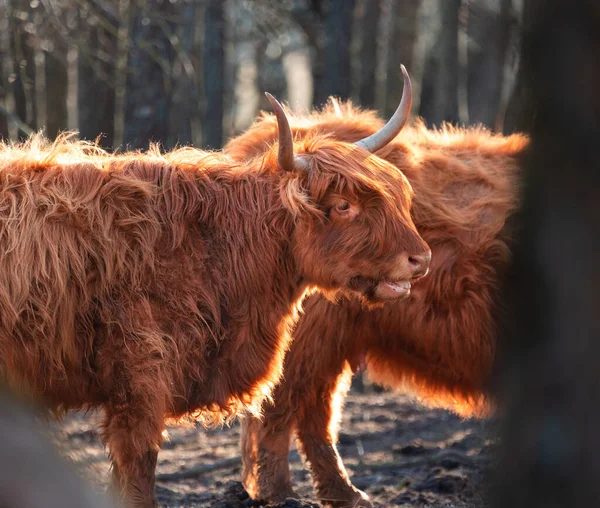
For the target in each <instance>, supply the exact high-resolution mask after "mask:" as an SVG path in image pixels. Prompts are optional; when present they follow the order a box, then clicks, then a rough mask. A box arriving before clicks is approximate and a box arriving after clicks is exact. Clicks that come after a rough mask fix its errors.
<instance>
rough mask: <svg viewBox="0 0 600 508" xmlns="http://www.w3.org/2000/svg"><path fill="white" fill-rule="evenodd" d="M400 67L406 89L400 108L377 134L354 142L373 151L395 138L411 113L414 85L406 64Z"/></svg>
mask: <svg viewBox="0 0 600 508" xmlns="http://www.w3.org/2000/svg"><path fill="white" fill-rule="evenodd" d="M400 69H402V74H403V76H404V89H403V90H402V100H401V101H400V105H399V106H398V109H396V112H395V113H394V114H393V115H392V118H390V119H389V121H388V123H386V124H385V125H384V126H383V127H382V128H381V129H379V130H378V131H377V132H376V133H375V134H371V135H370V136H369V137H367V138H364V139H361V140H360V141H357V142H356V143H354V144H355V145H357V146H360V147H361V148H364V149H365V150H367V151H369V152H371V153H374V152H376V151H377V150H379V149H380V148H383V147H384V146H385V145H387V144H388V143H389V142H390V141H391V140H392V139H394V138H395V137H396V136H397V135H398V134H399V133H400V131H401V130H402V127H404V125H405V124H406V122H407V120H408V116H409V115H410V108H411V106H412V86H411V83H410V77H409V76H408V72H406V68H405V67H404V65H401V66H400Z"/></svg>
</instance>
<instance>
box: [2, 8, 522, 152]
mask: <svg viewBox="0 0 600 508" xmlns="http://www.w3.org/2000/svg"><path fill="white" fill-rule="evenodd" d="M522 3H523V0H254V1H252V0H0V63H1V68H0V71H1V79H2V82H1V87H0V136H1V137H4V138H10V139H17V138H19V137H25V136H27V135H28V134H29V133H30V132H31V131H32V130H38V129H44V130H45V132H46V134H47V135H48V136H49V137H51V138H52V137H54V136H56V134H57V133H58V132H59V131H61V130H66V129H76V130H78V131H79V132H80V135H81V137H82V138H85V139H95V138H96V137H98V136H99V135H102V137H101V139H100V143H101V144H102V145H103V146H105V147H109V148H111V147H114V148H119V147H128V148H133V149H135V148H145V147H147V146H148V143H149V141H158V142H160V143H161V144H162V145H163V146H165V147H167V148H170V147H172V146H174V145H176V144H186V145H187V144H192V145H195V146H198V147H208V148H219V147H221V146H222V144H223V143H224V141H226V140H227V139H228V138H229V137H230V136H232V135H234V134H237V133H239V132H241V131H243V130H244V129H245V128H246V127H248V126H249V125H250V123H251V122H252V120H253V119H254V117H255V116H256V114H257V112H258V111H259V110H261V109H267V110H270V108H269V106H268V103H267V102H266V99H265V98H264V94H263V92H264V91H269V92H271V93H272V94H274V95H275V96H276V97H278V98H279V99H280V100H284V101H287V102H288V103H289V104H290V106H291V107H292V108H293V109H294V110H295V111H306V110H310V108H312V107H313V106H319V105H322V104H324V103H325V102H326V100H327V97H328V96H329V95H335V96H337V97H341V98H351V99H352V100H353V101H355V102H356V103H358V104H360V105H361V106H363V107H368V108H377V109H378V110H379V112H380V114H381V115H383V116H385V117H388V116H390V115H391V113H392V112H393V111H394V109H395V108H396V106H397V104H398V101H399V99H400V96H401V94H402V78H401V73H400V64H401V63H403V64H404V65H405V66H406V67H407V69H408V71H409V73H410V75H411V77H412V80H413V86H414V90H415V101H414V103H413V114H418V115H420V116H422V117H423V118H424V119H425V120H426V121H427V123H428V124H429V125H439V124H440V123H441V122H442V121H451V122H455V123H461V124H476V123H482V124H484V125H486V126H488V127H490V128H492V129H494V130H497V131H500V132H502V131H504V132H511V131H513V130H515V128H516V126H517V125H519V124H518V120H517V119H516V118H515V116H516V113H513V110H514V111H518V107H513V106H512V103H513V102H516V97H517V96H518V94H514V93H513V90H514V89H515V82H516V81H517V69H518V54H519V51H518V50H519V40H520V26H521V21H522V12H523V5H522ZM517 88H518V87H517ZM513 97H514V98H515V99H514V100H513Z"/></svg>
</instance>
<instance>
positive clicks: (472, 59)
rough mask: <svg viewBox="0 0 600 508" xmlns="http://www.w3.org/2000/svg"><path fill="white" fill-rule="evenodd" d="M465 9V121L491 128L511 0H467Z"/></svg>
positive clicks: (498, 95)
mask: <svg viewBox="0 0 600 508" xmlns="http://www.w3.org/2000/svg"><path fill="white" fill-rule="evenodd" d="M467 8H468V23H467V32H468V36H469V43H468V58H467V60H468V65H467V68H468V75H467V99H468V108H469V122H470V123H472V124H476V123H481V124H483V125H486V126H487V127H489V128H495V127H496V125H497V123H498V112H499V108H500V99H501V93H502V85H503V83H504V79H503V78H504V63H505V60H506V54H507V46H508V40H509V35H510V28H511V19H510V8H511V0H500V1H498V0H479V1H477V2H469V3H468V7H467Z"/></svg>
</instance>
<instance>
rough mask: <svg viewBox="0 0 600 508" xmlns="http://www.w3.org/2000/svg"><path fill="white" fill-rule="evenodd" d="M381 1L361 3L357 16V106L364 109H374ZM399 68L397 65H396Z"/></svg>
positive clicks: (372, 0)
mask: <svg viewBox="0 0 600 508" xmlns="http://www.w3.org/2000/svg"><path fill="white" fill-rule="evenodd" d="M380 13H381V0H371V1H365V2H362V3H361V12H359V13H358V16H357V25H358V28H359V29H360V32H361V35H360V39H361V48H360V56H359V59H360V62H359V67H360V73H359V90H358V100H359V104H360V105H361V106H363V107H365V108H374V107H375V90H376V89H377V76H376V71H377V36H376V34H377V33H378V26H379V15H380ZM398 67H399V65H398Z"/></svg>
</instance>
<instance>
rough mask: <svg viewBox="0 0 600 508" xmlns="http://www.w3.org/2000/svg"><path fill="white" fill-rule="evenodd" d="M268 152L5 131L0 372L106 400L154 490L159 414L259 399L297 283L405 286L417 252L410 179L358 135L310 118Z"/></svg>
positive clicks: (47, 388) (373, 293)
mask: <svg viewBox="0 0 600 508" xmlns="http://www.w3.org/2000/svg"><path fill="white" fill-rule="evenodd" d="M272 103H273V106H274V108H275V111H276V114H277V119H278V136H277V137H278V140H279V142H278V143H276V144H275V146H274V147H273V148H271V149H269V150H267V153H266V154H265V156H264V157H261V158H260V159H254V160H252V161H249V162H248V161H241V162H235V161H234V160H233V159H231V158H230V157H228V156H225V155H223V154H217V153H208V152H203V151H199V150H195V149H192V148H182V149H179V150H175V151H173V152H171V153H166V154H160V153H159V152H158V150H156V149H154V150H150V152H149V153H147V154H142V153H128V154H123V155H116V154H108V153H105V152H103V151H101V150H100V149H99V148H97V147H96V146H94V145H91V144H86V143H83V142H77V141H71V140H69V139H68V138H67V137H62V138H60V139H59V140H57V141H56V142H54V143H52V144H49V143H47V142H45V141H44V140H43V139H41V138H40V137H34V138H33V139H32V140H30V141H29V142H27V143H25V144H22V145H12V146H11V145H5V144H3V145H0V253H1V259H2V263H1V264H0V378H1V379H0V380H5V381H7V382H8V384H9V385H10V386H11V387H12V388H14V389H16V390H18V391H20V392H28V393H29V394H31V395H35V396H39V397H41V398H43V399H44V400H45V402H46V403H47V404H48V405H49V407H50V408H52V409H53V410H54V411H55V412H57V413H63V412H64V411H67V410H70V409H75V408H87V409H93V408H102V409H103V410H104V412H105V421H104V426H103V436H104V439H105V441H106V443H107V444H108V447H109V449H110V454H111V458H112V466H113V481H114V484H115V486H116V487H117V489H118V492H119V493H120V494H121V495H123V496H124V497H125V498H127V500H128V501H129V503H130V504H131V505H133V506H138V507H149V506H156V501H155V498H154V470H155V465H156V460H157V454H158V450H159V448H160V445H161V441H162V437H161V436H162V433H163V429H164V425H165V419H166V418H171V419H175V420H181V419H185V418H191V417H195V418H197V419H200V420H201V421H204V422H207V423H218V422H221V421H223V420H225V419H227V418H228V417H231V416H233V415H235V414H237V413H238V412H240V411H241V410H244V409H249V410H251V411H252V410H258V409H259V408H260V406H261V403H262V400H263V398H264V397H265V396H267V395H268V394H269V392H270V390H271V388H272V386H273V385H274V384H275V383H276V382H277V381H278V379H279V377H280V374H281V370H282V362H283V357H284V353H285V351H286V349H287V348H288V343H289V339H290V335H289V330H290V327H291V326H292V325H293V324H294V322H295V319H296V316H297V307H298V305H299V303H300V302H301V300H302V298H303V296H304V295H305V294H306V292H307V291H310V290H312V289H316V290H323V291H332V292H333V291H336V290H342V291H353V292H359V293H361V294H362V296H363V298H365V300H367V301H369V302H376V301H380V300H382V299H386V298H397V297H404V296H406V294H407V293H408V289H407V287H408V285H409V284H410V282H409V281H410V280H411V279H413V278H415V277H420V276H422V275H423V274H424V273H425V272H426V271H427V268H428V264H429V258H430V252H429V249H428V246H427V245H426V244H425V242H424V241H423V240H422V239H421V237H420V236H419V235H418V233H417V232H416V230H415V227H414V224H413V222H412V219H411V217H410V208H411V201H412V190H411V188H410V185H409V184H408V182H407V181H406V179H405V178H404V177H403V176H402V175H401V174H400V173H399V172H398V171H397V170H396V168H395V167H393V166H392V165H391V164H389V163H387V162H385V161H383V160H381V159H379V158H378V157H376V156H374V155H371V154H370V153H369V151H368V150H367V149H365V147H367V148H372V149H377V148H380V147H381V146H382V145H384V144H386V143H387V142H389V141H390V139H392V138H393V137H394V136H395V135H396V134H397V132H398V131H399V130H400V129H401V128H402V126H403V125H404V123H405V121H406V117H407V115H408V109H409V107H410V89H408V90H407V94H406V95H405V97H404V98H403V100H402V102H401V104H400V106H399V108H398V110H397V111H396V113H395V114H394V116H393V117H392V119H391V120H390V122H389V124H388V126H387V127H386V128H385V129H383V130H382V132H380V133H379V134H376V135H375V136H374V137H369V138H368V139H366V140H364V141H363V142H360V143H358V144H354V145H352V144H349V143H344V142H339V141H335V140H334V139H332V138H331V137H329V136H325V135H322V134H315V135H314V136H312V135H311V136H306V137H305V138H304V139H303V140H302V141H298V142H293V140H292V134H291V131H290V128H289V125H288V123H287V119H286V117H285V113H284V112H283V109H281V106H280V105H279V103H277V102H276V101H275V100H273V101H272Z"/></svg>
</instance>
